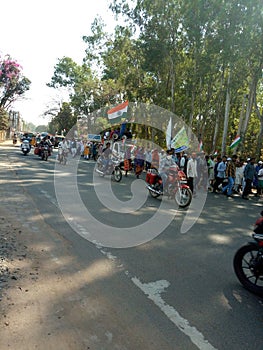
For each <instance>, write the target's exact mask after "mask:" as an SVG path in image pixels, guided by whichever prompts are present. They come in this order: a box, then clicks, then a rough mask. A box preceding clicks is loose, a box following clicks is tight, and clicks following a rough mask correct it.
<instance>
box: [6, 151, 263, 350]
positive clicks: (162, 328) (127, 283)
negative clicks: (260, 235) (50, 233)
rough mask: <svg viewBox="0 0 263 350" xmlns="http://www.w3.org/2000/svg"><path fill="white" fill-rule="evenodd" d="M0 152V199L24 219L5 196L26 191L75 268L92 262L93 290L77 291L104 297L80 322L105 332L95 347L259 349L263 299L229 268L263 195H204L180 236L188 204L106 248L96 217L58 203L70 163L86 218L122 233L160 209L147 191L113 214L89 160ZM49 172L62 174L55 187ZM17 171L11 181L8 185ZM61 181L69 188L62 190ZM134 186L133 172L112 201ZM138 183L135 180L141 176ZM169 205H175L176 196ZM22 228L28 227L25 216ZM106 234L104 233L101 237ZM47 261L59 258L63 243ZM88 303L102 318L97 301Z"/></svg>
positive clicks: (115, 187)
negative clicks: (130, 207)
mask: <svg viewBox="0 0 263 350" xmlns="http://www.w3.org/2000/svg"><path fill="white" fill-rule="evenodd" d="M7 156H8V162H7V158H6V157H7ZM0 157H1V160H0V161H1V164H8V166H7V167H6V168H3V167H1V170H0V174H1V178H2V179H3V178H5V177H6V178H8V183H5V184H4V185H3V186H2V188H1V192H2V193H1V197H2V203H3V204H4V205H5V206H6V207H7V208H9V210H10V211H13V212H16V215H18V216H19V215H20V219H21V220H22V219H25V216H24V215H23V210H19V208H17V206H15V204H16V203H14V202H12V201H10V197H9V196H10V191H12V192H11V193H13V196H12V198H15V197H16V190H15V189H16V188H17V187H16V186H18V187H19V188H20V190H21V188H22V189H23V191H25V192H26V195H27V196H28V198H30V205H31V206H32V205H33V206H34V207H35V208H37V210H38V211H39V212H40V213H41V215H42V217H43V218H44V220H45V222H46V223H47V224H48V225H49V226H50V228H52V229H53V230H55V231H57V232H58V233H59V237H60V238H63V240H65V241H66V242H67V244H68V246H69V247H70V254H71V257H72V265H71V268H73V267H74V266H76V265H77V266H78V270H79V271H83V270H84V269H85V267H87V266H90V267H92V266H93V267H94V271H93V273H92V269H91V271H90V274H91V275H94V276H93V278H94V284H93V287H92V288H89V287H88V286H87V285H85V286H84V285H82V287H81V288H82V297H83V295H84V296H86V298H88V297H90V298H91V297H93V296H94V293H95V294H96V293H97V296H98V297H99V299H100V300H103V302H102V304H103V310H104V313H102V314H100V315H99V317H97V318H96V317H95V316H94V314H93V315H92V316H91V314H90V313H89V311H88V307H87V313H86V314H85V320H83V322H84V324H85V325H89V326H90V324H91V319H92V327H94V328H93V332H94V334H96V337H97V338H100V340H101V339H102V337H103V336H102V334H104V338H105V334H108V338H107V337H106V339H105V340H104V344H103V345H100V346H99V347H97V348H98V349H104V348H107V347H106V345H105V344H106V342H108V343H109V338H112V337H113V338H117V339H118V346H119V347H117V345H116V344H117V343H115V345H114V346H115V347H114V346H113V343H112V346H111V347H109V348H111V349H115V348H116V349H117V348H118V349H143V350H144V349H158V350H159V349H169V350H170V349H171V350H173V349H182V350H188V349H189V350H193V349H211V350H212V349H220V350H228V349H234V350H235V349H239V350H242V349H244V350H248V349H253V350H261V349H262V300H261V299H260V298H258V297H257V296H254V295H252V294H250V293H249V292H247V291H246V290H244V289H243V288H242V286H240V284H239V283H238V281H237V279H236V277H235V275H234V273H233V268H232V259H233V255H234V253H235V250H236V249H237V248H238V247H239V246H241V245H242V244H244V243H245V242H246V241H247V240H248V239H249V235H250V233H251V228H252V224H253V222H254V221H255V219H256V218H257V216H258V214H259V212H260V211H261V210H262V198H261V199H258V198H251V200H250V201H243V200H242V199H241V198H240V197H238V196H236V197H235V198H233V199H232V198H226V197H225V196H222V195H214V194H211V193H209V194H208V195H207V198H206V202H205V205H204V208H203V210H202V212H201V215H200V217H199V218H198V220H197V222H196V223H195V225H194V226H193V227H192V228H191V229H190V230H188V231H187V232H186V233H181V231H180V228H181V225H182V223H183V220H184V219H185V217H186V215H187V210H179V211H177V212H176V216H175V218H174V219H173V220H172V221H171V223H170V224H169V225H168V226H167V228H165V229H164V230H163V232H162V233H161V234H160V235H158V236H157V237H155V238H154V239H151V240H149V241H147V242H146V243H144V244H142V245H138V246H134V247H126V248H112V247H110V245H109V246H108V247H104V246H101V245H100V244H99V238H101V239H103V237H102V236H98V235H97V236H96V232H95V226H94V225H95V224H94V223H92V222H91V221H90V224H89V222H88V224H87V221H86V219H87V217H85V218H83V217H82V216H81V215H82V211H81V210H79V216H78V210H77V211H76V210H75V209H76V208H75V207H76V203H75V202H73V203H72V213H74V214H72V217H71V218H70V215H69V214H68V212H67V210H68V208H67V207H66V208H63V211H64V216H63V215H62V213H61V211H60V208H61V202H60V201H59V199H58V198H61V197H60V196H61V194H59V193H58V192H59V190H61V188H62V189H63V188H64V189H65V192H66V193H65V196H66V197H67V198H70V199H73V198H74V199H75V197H74V193H73V192H75V189H76V188H74V184H75V182H74V181H73V182H72V181H69V182H67V181H68V179H69V178H70V180H72V177H74V176H75V175H74V169H77V170H76V175H77V176H76V183H77V188H78V192H79V196H80V199H81V202H82V203H83V204H84V206H85V207H86V208H87V213H88V215H90V214H91V215H92V216H93V217H95V218H96V219H97V222H103V224H104V225H105V226H107V227H109V226H114V227H115V226H117V227H118V228H122V229H123V232H125V233H126V232H128V231H129V227H131V225H135V224H136V225H137V226H139V225H141V224H143V223H144V222H147V221H148V220H149V219H150V218H151V217H152V216H153V215H154V214H155V213H156V212H157V211H158V210H160V201H159V200H155V199H152V198H147V199H146V201H145V202H144V204H143V205H142V207H141V209H140V210H137V211H136V212H134V213H129V212H125V213H124V212H123V211H122V209H119V212H118V211H114V212H112V211H111V210H110V209H109V208H108V207H107V206H106V205H102V204H101V201H100V200H98V198H97V197H96V193H95V190H96V187H97V188H103V186H104V185H105V184H104V182H105V183H107V179H103V178H99V179H97V180H96V181H97V183H96V186H94V179H93V167H94V163H93V162H89V161H84V160H80V162H79V163H74V161H73V160H72V161H71V162H70V164H69V165H68V166H66V167H62V166H61V167H57V165H55V155H53V156H52V157H51V158H50V159H49V161H48V162H43V161H40V160H39V159H38V158H37V157H36V156H35V155H33V154H29V155H28V156H27V157H24V156H23V155H22V153H20V152H19V149H18V148H15V147H5V148H4V147H2V148H0ZM54 174H56V176H58V177H57V180H56V179H55V184H56V181H57V185H56V186H54ZM69 175H70V177H69ZM14 176H15V179H16V183H14V182H13V184H12V181H13V180H14ZM65 179H66V180H65ZM62 181H66V182H65V183H66V185H68V186H67V187H61V188H60V187H59V186H60V184H61V182H62ZM132 183H134V178H133V177H132V176H129V177H128V178H123V180H122V182H121V183H119V184H117V183H113V184H112V190H113V193H114V195H115V196H116V197H117V198H118V200H120V201H126V204H125V202H123V203H124V204H123V207H124V208H126V207H127V201H129V200H131V198H132V192H131V185H132ZM135 184H136V183H135ZM137 184H138V186H141V184H140V182H137ZM72 186H73V187H72ZM8 192H9V193H8ZM99 195H101V196H103V197H104V199H105V200H107V198H109V200H111V198H112V197H110V194H109V193H108V192H107V191H99ZM3 196H4V197H3ZM70 196H72V197H70ZM138 197H139V200H138V201H139V202H140V201H141V200H143V199H144V190H143V187H140V193H139V194H138ZM63 198H64V197H63ZM129 203H130V202H129ZM62 204H63V203H62ZM168 204H169V205H168V207H169V206H170V207H172V208H173V209H176V208H175V206H174V205H173V203H168ZM28 205H29V204H28ZM74 206H75V207H74ZM168 207H167V206H166V207H165V208H164V209H162V208H161V210H163V215H168V214H169V213H168V211H169V209H167V208H168ZM21 208H22V209H23V207H21ZM77 208H78V207H77ZM28 210H29V208H28ZM65 217H67V219H68V221H69V223H70V225H69V224H68V223H67V222H66V221H65ZM116 223H118V224H116ZM28 225H31V226H34V224H33V223H32V222H30V220H28ZM149 227H150V226H149ZM151 227H152V226H151ZM100 229H101V228H100V227H98V231H100ZM152 229H154V228H152ZM108 232H110V231H107V230H105V232H104V235H105V236H107V234H108ZM150 235H151V232H150V233H149V237H150ZM85 238H87V239H85ZM90 241H96V242H95V244H93V243H91V242H90ZM53 258H54V259H57V261H60V259H62V257H60V256H59V250H58V251H56V252H54V256H53ZM105 258H106V259H107V260H108V262H109V266H110V267H108V272H107V273H106V272H105V269H102V270H101V271H100V268H99V264H100V261H103V259H105ZM65 268H67V267H65ZM100 273H101V274H100ZM72 297H73V295H72ZM92 307H93V311H94V310H95V309H96V311H94V312H95V314H97V315H98V314H99V311H98V309H99V305H96V307H95V306H94V305H93V306H92ZM76 322H77V321H76ZM94 324H96V325H97V327H95V326H94ZM107 332H108V333H107ZM101 341H102V340H101ZM103 346H104V347H103ZM97 348H96V349H97Z"/></svg>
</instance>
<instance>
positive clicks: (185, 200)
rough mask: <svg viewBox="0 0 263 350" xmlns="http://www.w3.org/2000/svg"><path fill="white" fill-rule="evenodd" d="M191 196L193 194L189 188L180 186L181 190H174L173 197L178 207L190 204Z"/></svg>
mask: <svg viewBox="0 0 263 350" xmlns="http://www.w3.org/2000/svg"><path fill="white" fill-rule="evenodd" d="M192 197H193V195H192V191H191V190H190V188H182V189H181V190H178V191H176V193H175V196H174V199H175V202H176V204H177V205H178V206H179V207H180V208H186V207H188V206H189V205H190V203H191V201H192Z"/></svg>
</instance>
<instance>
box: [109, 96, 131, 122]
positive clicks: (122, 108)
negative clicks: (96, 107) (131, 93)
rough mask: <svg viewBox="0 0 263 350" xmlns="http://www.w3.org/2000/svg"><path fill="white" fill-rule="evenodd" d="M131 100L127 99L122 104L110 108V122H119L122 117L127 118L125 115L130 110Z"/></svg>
mask: <svg viewBox="0 0 263 350" xmlns="http://www.w3.org/2000/svg"><path fill="white" fill-rule="evenodd" d="M128 105H129V102H128V101H125V102H123V103H121V104H120V105H118V106H116V107H113V108H112V109H110V110H109V111H108V112H107V113H108V119H109V122H110V123H119V122H120V121H121V119H122V118H125V115H126V113H127V110H128Z"/></svg>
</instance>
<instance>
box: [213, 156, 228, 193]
mask: <svg viewBox="0 0 263 350" xmlns="http://www.w3.org/2000/svg"><path fill="white" fill-rule="evenodd" d="M226 159H227V158H226V156H223V157H222V160H221V161H220V158H219V159H218V165H217V166H216V167H215V171H216V174H215V178H216V180H215V183H214V186H213V193H216V191H218V190H219V185H221V184H222V183H223V181H224V178H225V175H226V174H225V172H226Z"/></svg>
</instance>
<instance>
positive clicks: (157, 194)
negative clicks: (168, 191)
mask: <svg viewBox="0 0 263 350" xmlns="http://www.w3.org/2000/svg"><path fill="white" fill-rule="evenodd" d="M154 189H155V190H157V191H158V190H159V188H156V187H154ZM149 193H150V196H151V197H152V198H158V197H160V195H161V194H159V193H156V192H154V191H151V190H149Z"/></svg>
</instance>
